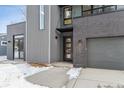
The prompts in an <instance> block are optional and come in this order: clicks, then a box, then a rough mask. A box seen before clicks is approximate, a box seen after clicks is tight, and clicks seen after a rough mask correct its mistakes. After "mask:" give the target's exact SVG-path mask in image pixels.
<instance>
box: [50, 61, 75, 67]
mask: <svg viewBox="0 0 124 93" xmlns="http://www.w3.org/2000/svg"><path fill="white" fill-rule="evenodd" d="M51 65H52V66H54V67H68V68H72V67H73V63H72V62H65V61H63V62H53V63H51Z"/></svg>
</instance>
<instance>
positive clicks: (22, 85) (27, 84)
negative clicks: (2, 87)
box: [7, 78, 49, 88]
mask: <svg viewBox="0 0 124 93" xmlns="http://www.w3.org/2000/svg"><path fill="white" fill-rule="evenodd" d="M15 87H18V88H49V87H46V86H39V85H36V84H32V83H30V82H28V81H26V80H25V79H23V78H22V79H19V80H18V82H17V81H14V82H12V83H11V84H10V85H9V86H7V88H15Z"/></svg>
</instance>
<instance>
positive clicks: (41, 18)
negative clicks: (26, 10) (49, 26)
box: [40, 5, 45, 29]
mask: <svg viewBox="0 0 124 93" xmlns="http://www.w3.org/2000/svg"><path fill="white" fill-rule="evenodd" d="M44 18H45V13H44V5H41V6H40V29H44V26H45V22H44V21H45V19H44Z"/></svg>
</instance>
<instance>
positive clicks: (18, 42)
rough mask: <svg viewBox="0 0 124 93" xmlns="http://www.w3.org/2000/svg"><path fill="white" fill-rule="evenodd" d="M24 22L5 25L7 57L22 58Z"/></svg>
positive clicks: (23, 50) (23, 51)
mask: <svg viewBox="0 0 124 93" xmlns="http://www.w3.org/2000/svg"><path fill="white" fill-rule="evenodd" d="M25 32H26V23H25V22H21V23H16V24H11V25H8V26H7V41H8V44H7V59H9V60H13V59H24V53H25V49H24V47H25V46H24V45H25V44H24V42H25V40H24V39H25V38H24V37H25Z"/></svg>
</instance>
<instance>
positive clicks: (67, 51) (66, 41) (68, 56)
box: [63, 36, 72, 61]
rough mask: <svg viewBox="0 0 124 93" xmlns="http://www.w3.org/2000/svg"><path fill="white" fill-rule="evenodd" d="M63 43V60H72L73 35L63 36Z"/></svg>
mask: <svg viewBox="0 0 124 93" xmlns="http://www.w3.org/2000/svg"><path fill="white" fill-rule="evenodd" d="M63 45H64V48H63V49H64V50H63V51H64V53H63V58H64V59H63V60H64V61H72V37H71V36H66V37H63Z"/></svg>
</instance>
